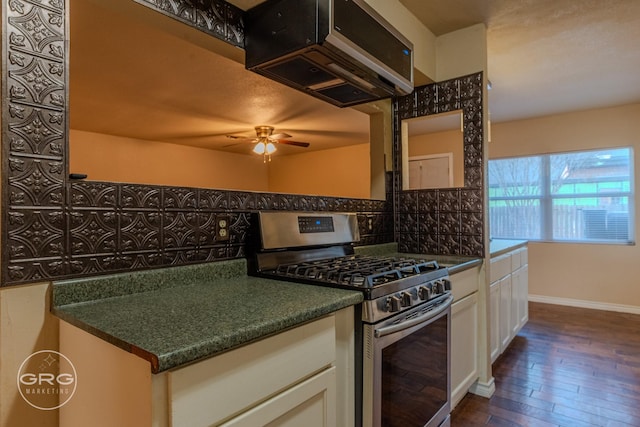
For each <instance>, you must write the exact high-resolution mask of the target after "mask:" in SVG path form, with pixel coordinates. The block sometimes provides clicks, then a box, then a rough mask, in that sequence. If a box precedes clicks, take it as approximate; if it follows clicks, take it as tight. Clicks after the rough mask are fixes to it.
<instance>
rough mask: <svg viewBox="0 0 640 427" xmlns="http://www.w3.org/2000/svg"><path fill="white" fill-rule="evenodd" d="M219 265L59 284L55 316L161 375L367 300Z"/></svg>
mask: <svg viewBox="0 0 640 427" xmlns="http://www.w3.org/2000/svg"><path fill="white" fill-rule="evenodd" d="M212 264H213V266H206V267H196V268H195V269H194V268H191V269H190V270H189V269H186V270H185V269H184V268H183V271H186V272H187V273H186V275H181V274H180V271H179V269H180V268H182V267H176V268H172V269H167V270H168V271H167V272H166V274H164V275H163V271H162V269H160V270H153V271H151V272H135V273H128V274H127V273H125V274H121V275H110V276H104V277H97V278H91V279H78V280H68V281H63V282H56V283H54V285H53V287H54V289H53V306H52V312H53V313H54V314H55V315H56V316H58V317H59V318H61V319H62V320H64V321H66V322H68V323H70V324H72V325H74V326H77V327H79V328H80V329H83V330H85V331H87V332H89V333H91V334H93V335H95V336H97V337H99V338H102V339H104V340H106V341H107V342H109V343H111V344H113V345H116V346H118V347H120V348H122V349H124V350H125V351H128V352H130V353H133V354H136V355H138V356H140V357H142V358H144V359H146V360H148V361H149V362H150V364H151V371H152V372H153V373H158V372H162V371H165V370H168V369H172V368H176V367H179V366H182V365H185V364H187V363H191V362H194V361H197V360H200V359H204V358H207V357H211V356H214V355H216V354H218V353H221V352H223V351H227V350H230V349H233V348H235V347H238V346H240V345H243V344H246V343H249V342H252V341H255V340H258V339H260V338H263V337H266V336H269V335H272V334H275V333H278V332H281V331H284V330H286V329H288V328H291V327H295V326H297V325H300V324H302V323H305V322H308V321H311V320H313V319H316V318H319V317H321V316H324V315H327V314H330V313H332V312H335V311H338V310H340V309H342V308H345V307H348V306H351V305H355V304H358V303H360V302H361V301H362V299H363V297H362V294H361V293H360V292H357V291H349V290H343V289H334V288H328V287H320V286H312V285H302V284H298V283H290V282H282V281H278V280H272V279H262V278H257V277H249V276H246V275H244V274H242V275H239V274H230V273H229V272H230V271H231V272H242V271H246V268H245V266H246V264H245V261H244V260H237V261H227V262H221V263H212ZM215 264H219V267H220V268H219V272H215V267H216V266H215ZM198 268H200V271H199V270H198ZM207 269H210V271H207ZM169 270H170V271H169ZM194 271H195V272H196V273H195V274H193V272H194ZM212 272H213V273H212ZM145 274H147V276H148V277H146V278H145Z"/></svg>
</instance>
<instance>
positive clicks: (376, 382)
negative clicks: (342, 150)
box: [249, 212, 453, 427]
mask: <svg viewBox="0 0 640 427" xmlns="http://www.w3.org/2000/svg"><path fill="white" fill-rule="evenodd" d="M257 222H258V233H257V234H258V237H259V238H258V239H256V243H255V244H254V247H253V248H250V249H249V252H250V254H249V261H250V262H249V265H250V267H249V273H250V274H252V275H259V276H262V277H270V278H274V279H278V280H288V281H294V282H299V283H303V284H313V285H320V286H332V287H337V288H343V289H351V290H357V291H360V292H362V293H363V295H364V302H363V303H362V307H360V309H359V310H356V313H357V317H358V318H357V319H356V329H357V331H356V334H355V335H356V340H357V343H356V348H357V360H356V363H355V365H356V379H355V380H356V389H357V396H356V402H357V410H356V414H357V415H356V420H355V424H356V425H357V426H359V425H363V426H365V427H368V426H373V427H394V426H398V427H412V426H416V427H425V426H426V427H440V426H443V427H444V426H448V425H449V412H450V408H451V406H450V401H449V396H450V387H451V385H450V383H451V380H450V377H451V375H450V367H451V362H450V360H451V357H450V342H451V302H452V301H453V296H452V295H451V283H450V281H449V274H448V271H447V269H446V268H442V267H441V266H439V265H438V263H437V262H435V261H429V260H425V259H415V258H411V257H398V256H389V257H386V256H365V255H357V254H355V250H354V244H355V243H356V242H358V241H359V239H360V235H359V231H358V223H357V216H356V215H355V214H353V213H306V212H260V213H259V214H258V221H257Z"/></svg>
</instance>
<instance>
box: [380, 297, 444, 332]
mask: <svg viewBox="0 0 640 427" xmlns="http://www.w3.org/2000/svg"><path fill="white" fill-rule="evenodd" d="M452 302H453V295H449V296H448V297H447V299H446V300H445V301H444V302H442V303H441V304H439V305H438V306H437V307H436V308H434V309H433V310H430V311H427V312H426V313H425V314H422V315H420V316H416V317H413V318H411V319H409V320H406V321H404V322H400V323H396V324H394V325H390V326H385V327H382V328H380V329H376V330H375V332H374V335H375V337H376V338H381V337H384V336H385V335H390V334H393V333H395V332H400V331H403V330H405V329H409V328H411V327H413V326H416V325H419V324H420V323H424V322H428V321H429V320H431V319H433V318H434V317H436V316H437V315H439V314H440V313H442V312H443V311H445V310H446V309H448V308H449V307H450V306H451V303H452Z"/></svg>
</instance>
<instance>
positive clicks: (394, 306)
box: [387, 295, 402, 313]
mask: <svg viewBox="0 0 640 427" xmlns="http://www.w3.org/2000/svg"><path fill="white" fill-rule="evenodd" d="M401 302H402V299H401V298H400V297H397V296H395V295H393V296H390V297H389V298H387V311H390V312H392V313H393V312H395V311H400V303H401Z"/></svg>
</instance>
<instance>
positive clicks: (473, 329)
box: [451, 293, 478, 409]
mask: <svg viewBox="0 0 640 427" xmlns="http://www.w3.org/2000/svg"><path fill="white" fill-rule="evenodd" d="M477 379H478V294H477V293H473V294H471V295H469V296H467V297H465V298H464V299H462V300H460V301H458V302H456V303H455V304H453V306H452V307H451V408H452V409H453V408H454V407H455V406H456V405H457V404H458V402H459V401H460V400H461V399H462V398H463V397H464V395H465V394H467V391H468V390H469V387H471V385H472V384H473V383H474V382H475V381H476V380H477Z"/></svg>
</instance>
